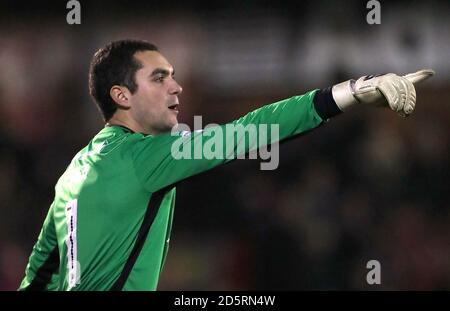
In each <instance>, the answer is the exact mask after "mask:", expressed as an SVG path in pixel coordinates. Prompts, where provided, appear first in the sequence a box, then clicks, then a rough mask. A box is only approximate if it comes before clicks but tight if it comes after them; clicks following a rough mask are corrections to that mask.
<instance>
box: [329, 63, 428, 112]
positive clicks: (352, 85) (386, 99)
mask: <svg viewBox="0 0 450 311" xmlns="http://www.w3.org/2000/svg"><path fill="white" fill-rule="evenodd" d="M433 75H434V71H433V70H431V69H423V70H419V71H417V72H415V73H410V74H407V75H405V76H398V75H396V74H394V73H388V74H385V75H377V76H364V77H361V78H359V79H358V80H356V81H355V80H348V81H345V82H342V83H339V84H336V85H335V86H333V89H332V94H333V98H334V101H335V102H336V105H337V106H338V107H339V109H341V110H342V111H344V110H346V109H347V108H349V107H350V106H353V105H355V104H367V105H372V106H384V107H386V106H388V107H390V108H391V109H392V110H394V111H396V112H397V113H398V114H399V115H400V116H402V117H407V116H408V115H410V114H411V113H412V112H413V110H414V107H415V105H416V90H415V88H414V84H416V83H419V82H422V81H424V80H426V79H428V78H430V77H431V76H433Z"/></svg>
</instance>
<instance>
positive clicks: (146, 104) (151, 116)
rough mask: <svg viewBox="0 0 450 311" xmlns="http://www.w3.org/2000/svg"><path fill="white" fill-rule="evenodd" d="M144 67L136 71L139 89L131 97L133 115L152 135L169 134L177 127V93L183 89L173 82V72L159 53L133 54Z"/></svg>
mask: <svg viewBox="0 0 450 311" xmlns="http://www.w3.org/2000/svg"><path fill="white" fill-rule="evenodd" d="M134 57H135V58H136V59H137V60H138V61H139V62H140V63H141V64H142V68H141V69H139V70H138V71H136V75H135V81H136V84H137V86H138V88H137V90H136V92H135V93H134V94H132V95H131V98H130V99H129V100H130V104H131V110H130V112H131V114H132V116H133V118H134V119H135V120H136V121H137V122H138V123H139V124H140V125H141V126H142V127H143V128H144V129H145V130H146V131H147V133H149V134H153V135H155V134H160V133H164V132H169V131H170V130H171V129H172V127H173V126H175V125H177V124H178V120H177V115H178V94H180V93H181V91H182V88H181V86H180V85H179V84H178V83H177V82H176V81H175V79H174V70H173V67H172V65H170V63H169V62H168V61H167V59H166V58H165V57H164V56H162V55H161V54H160V53H159V52H157V51H144V52H138V53H136V54H134Z"/></svg>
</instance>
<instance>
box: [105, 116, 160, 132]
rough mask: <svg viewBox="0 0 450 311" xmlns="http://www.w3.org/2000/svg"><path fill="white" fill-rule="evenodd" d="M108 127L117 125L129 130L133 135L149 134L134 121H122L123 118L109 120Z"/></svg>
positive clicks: (116, 117)
mask: <svg viewBox="0 0 450 311" xmlns="http://www.w3.org/2000/svg"><path fill="white" fill-rule="evenodd" d="M107 124H108V125H110V126H112V125H118V126H122V127H125V128H128V129H130V130H131V131H133V132H135V133H142V134H146V135H147V134H151V133H150V131H148V130H147V129H144V128H143V127H142V126H140V125H139V124H138V123H137V122H136V121H134V120H129V119H128V120H124V119H123V118H120V117H118V116H113V117H112V118H111V119H109V121H108V123H107Z"/></svg>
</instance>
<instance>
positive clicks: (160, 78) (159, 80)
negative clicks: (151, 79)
mask: <svg viewBox="0 0 450 311" xmlns="http://www.w3.org/2000/svg"><path fill="white" fill-rule="evenodd" d="M155 81H156V82H163V81H164V77H157V78H156V79H155Z"/></svg>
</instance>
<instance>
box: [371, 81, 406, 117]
mask: <svg viewBox="0 0 450 311" xmlns="http://www.w3.org/2000/svg"><path fill="white" fill-rule="evenodd" d="M377 89H378V90H379V91H380V93H381V94H382V95H383V96H384V98H385V99H386V101H387V103H388V105H389V107H390V108H391V109H392V110H394V111H397V112H398V111H400V110H401V109H402V107H403V106H399V104H400V96H399V94H398V92H397V89H396V87H395V86H394V85H393V82H392V81H391V82H390V83H389V82H381V83H380V84H379V85H378V87H377Z"/></svg>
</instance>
